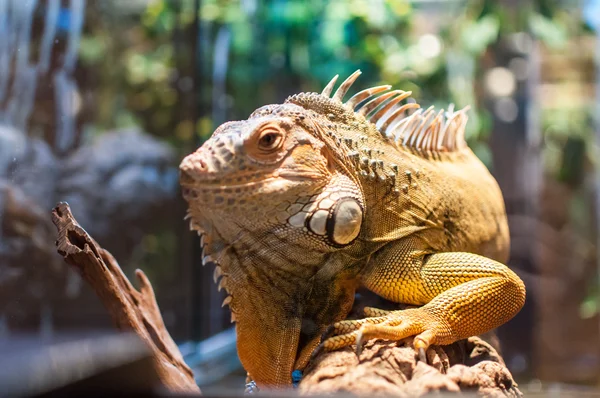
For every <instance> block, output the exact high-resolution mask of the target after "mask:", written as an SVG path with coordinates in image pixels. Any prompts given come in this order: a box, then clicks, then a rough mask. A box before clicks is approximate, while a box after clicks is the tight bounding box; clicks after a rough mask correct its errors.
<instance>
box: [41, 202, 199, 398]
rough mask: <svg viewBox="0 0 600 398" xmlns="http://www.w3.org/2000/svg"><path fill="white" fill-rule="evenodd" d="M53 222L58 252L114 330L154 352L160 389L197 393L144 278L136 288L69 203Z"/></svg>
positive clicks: (139, 275) (61, 206)
mask: <svg viewBox="0 0 600 398" xmlns="http://www.w3.org/2000/svg"><path fill="white" fill-rule="evenodd" d="M52 222H53V223H54V225H56V228H57V229H58V239H57V240H56V246H57V250H58V252H59V253H60V254H61V255H62V256H63V257H64V259H65V261H66V262H67V263H68V264H70V265H72V266H74V267H75V268H76V269H78V271H79V272H80V274H81V275H82V277H83V279H85V280H86V282H87V283H89V285H90V286H91V287H92V288H93V289H94V291H95V292H96V294H97V295H98V297H99V298H100V300H101V301H102V303H103V304H104V306H105V307H106V309H107V310H108V312H109V313H110V316H111V318H112V319H113V321H114V322H115V324H116V326H117V328H118V329H120V330H123V331H133V332H135V333H136V334H137V335H138V336H140V338H141V339H142V340H143V341H144V342H145V343H146V344H147V345H148V346H149V347H150V349H151V350H152V351H153V352H154V358H155V366H156V369H157V371H158V373H159V375H160V377H161V380H162V382H163V383H164V385H165V387H167V388H168V389H170V390H172V391H175V392H187V393H189V392H197V393H199V392H200V389H199V388H198V386H197V385H196V383H195V382H194V376H193V373H192V371H191V369H190V368H189V367H188V366H187V365H186V364H185V362H184V361H183V357H182V356H181V353H180V352H179V349H178V348H177V345H176V344H175V342H174V341H173V339H172V338H171V336H170V335H169V333H168V331H167V329H166V327H165V324H164V322H163V319H162V316H161V314H160V310H159V308H158V305H157V303H156V299H155V297H154V291H153V289H152V285H151V284H150V282H149V281H148V278H147V277H146V275H145V274H144V273H143V272H142V271H141V270H136V276H137V278H138V282H139V284H140V290H139V291H138V290H136V289H135V288H134V287H133V286H132V285H131V283H130V282H129V280H127V278H126V277H125V275H124V274H123V272H122V271H121V268H120V267H119V265H118V263H117V261H116V260H115V259H114V257H113V256H112V255H111V254H110V253H109V252H108V251H106V250H104V249H103V248H101V247H100V245H98V243H96V241H95V240H94V239H92V237H90V236H89V235H88V233H87V232H86V231H85V230H84V229H83V228H82V227H81V226H80V225H79V224H78V223H77V221H76V220H75V218H74V217H73V215H72V214H71V210H70V208H69V205H68V204H66V203H59V204H58V205H57V206H56V207H55V208H54V210H53V211H52Z"/></svg>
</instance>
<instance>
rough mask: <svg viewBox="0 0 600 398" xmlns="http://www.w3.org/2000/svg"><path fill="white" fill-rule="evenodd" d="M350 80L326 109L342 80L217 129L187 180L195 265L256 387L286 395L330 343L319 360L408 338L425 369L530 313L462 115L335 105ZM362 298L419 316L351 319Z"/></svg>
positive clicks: (372, 96)
mask: <svg viewBox="0 0 600 398" xmlns="http://www.w3.org/2000/svg"><path fill="white" fill-rule="evenodd" d="M358 74H359V73H358V72H357V73H355V74H353V75H352V76H351V77H350V78H349V79H347V80H346V81H345V82H344V83H343V84H342V85H341V86H340V88H339V89H338V91H337V92H336V93H335V94H334V95H333V97H332V98H330V94H331V90H332V88H333V85H334V84H335V78H334V80H332V82H331V83H330V84H329V85H328V86H327V87H326V88H325V90H324V92H323V93H322V94H316V93H302V94H298V95H295V96H292V97H290V98H288V100H286V102H285V103H284V104H281V105H268V106H265V107H263V108H260V109H258V110H257V111H255V112H254V113H253V114H252V115H251V116H250V118H249V119H248V120H245V121H241V122H231V123H226V124H224V125H222V126H220V127H219V128H218V129H217V130H216V131H215V133H214V134H213V136H212V137H211V138H210V139H209V140H208V141H207V142H206V143H205V144H204V145H203V146H202V147H200V148H199V149H198V150H197V151H196V152H195V153H193V154H191V155H189V156H188V157H186V158H185V159H184V160H183V161H182V163H181V166H180V170H181V185H182V188H183V194H184V197H185V198H186V200H187V201H188V203H189V216H190V218H191V228H192V229H195V230H197V231H198V234H199V235H200V236H201V245H202V248H203V252H204V259H203V263H214V264H215V265H216V268H215V281H217V280H218V281H219V289H220V288H225V289H226V290H227V292H228V293H229V296H228V297H227V299H226V300H225V304H229V306H230V309H231V312H232V320H235V321H236V322H237V325H236V330H237V337H238V339H237V344H238V353H239V356H240V359H241V361H242V364H243V365H244V367H245V368H246V370H247V371H248V374H249V376H250V377H251V378H252V379H253V380H254V381H255V382H256V383H257V384H258V386H259V387H287V386H290V385H291V373H292V371H293V370H295V369H303V368H304V367H305V366H306V364H307V363H308V361H309V359H310V356H311V353H312V352H313V351H314V350H315V348H316V347H317V346H318V345H319V338H320V336H321V334H322V333H323V332H324V331H325V330H328V338H327V339H326V340H325V341H324V342H323V343H322V344H321V345H320V346H319V349H324V350H335V349H339V348H341V347H346V346H349V345H352V344H356V343H358V345H359V347H360V344H361V342H362V341H365V340H367V339H371V338H385V339H403V338H405V337H409V336H416V338H415V340H414V345H415V348H416V349H417V350H419V351H420V353H421V355H423V353H424V350H425V349H426V348H427V347H428V346H429V345H431V344H450V343H452V342H454V341H456V340H459V339H462V338H466V337H469V336H473V335H478V334H482V333H485V332H487V331H489V330H491V329H493V328H495V327H497V326H499V325H501V324H503V323H505V322H506V321H508V320H509V319H510V318H512V317H513V316H514V315H515V314H516V313H517V312H518V311H519V310H520V308H521V307H522V306H523V304H524V300H525V287H524V285H523V283H522V282H521V280H520V279H519V278H518V277H517V276H516V275H515V274H514V273H513V272H512V271H511V270H510V269H508V268H507V267H506V266H505V265H503V263H504V262H506V260H507V256H508V248H509V238H508V227H507V221H506V213H505V210H504V203H503V199H502V195H501V193H500V190H499V188H498V185H497V183H496V181H495V180H494V179H493V177H492V176H491V175H490V174H489V172H488V171H487V169H486V168H485V167H484V166H483V164H481V162H480V161H479V160H478V159H477V158H476V157H475V156H474V154H473V153H472V152H471V150H470V149H469V148H468V147H467V146H466V144H465V142H464V139H463V137H462V133H463V131H464V124H465V123H466V115H465V111H459V112H456V113H447V114H445V115H444V114H441V113H438V114H434V113H433V111H425V112H423V111H422V110H417V111H415V112H414V113H412V114H410V115H407V110H408V109H409V108H415V107H418V106H417V105H416V104H407V105H403V106H402V105H401V104H400V101H401V100H403V99H405V98H406V97H407V96H408V95H409V94H410V93H404V92H401V91H392V92H388V93H384V94H381V93H383V92H384V91H387V90H388V89H389V86H386V87H375V88H371V89H368V90H364V91H363V92H361V93H359V94H357V95H356V96H355V97H353V98H351V99H350V100H349V101H347V102H346V103H342V102H341V101H342V98H343V97H344V95H345V93H346V91H347V90H348V88H349V87H350V85H351V84H352V82H353V81H354V80H355V79H356V77H357V76H358ZM378 94H381V95H379V96H377V95H378ZM370 100H372V101H370ZM369 101H370V102H369ZM357 105H358V106H357ZM365 116H366V117H365ZM359 286H364V287H366V288H368V289H370V290H372V291H373V292H375V293H377V294H379V295H380V296H382V297H384V298H386V299H388V300H391V301H394V302H398V303H404V304H412V305H418V306H420V307H418V308H412V309H408V310H403V311H391V312H385V311H381V310H377V309H368V310H367V311H366V314H365V315H366V316H367V318H365V319H363V320H348V321H344V319H345V317H346V315H347V314H348V312H349V311H350V309H351V307H352V304H353V299H354V292H355V290H356V289H357V288H358V287H359Z"/></svg>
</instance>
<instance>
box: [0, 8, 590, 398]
mask: <svg viewBox="0 0 600 398" xmlns="http://www.w3.org/2000/svg"><path fill="white" fill-rule="evenodd" d="M359 68H360V69H361V70H362V71H363V75H362V76H361V78H360V79H359V82H358V83H357V85H358V86H360V87H363V88H364V87H368V86H372V85H379V84H392V85H393V86H394V87H396V88H400V89H403V90H411V91H412V92H413V96H414V97H415V98H416V99H417V101H418V102H419V103H421V104H422V105H423V106H425V107H427V106H429V105H436V106H439V107H446V106H447V104H448V103H450V102H452V103H455V104H456V105H457V106H458V107H463V106H465V105H470V106H471V111H470V113H469V123H468V126H467V140H468V142H469V144H470V145H471V147H472V148H473V150H474V151H475V153H476V154H477V155H478V156H479V157H480V158H481V160H482V161H483V162H484V163H485V164H486V165H487V166H488V167H489V168H490V170H491V171H492V173H493V174H494V175H495V176H496V178H497V179H498V181H499V184H500V186H501V188H502V190H503V192H504V197H505V201H506V207H507V212H508V216H509V223H510V229H511V235H512V248H511V262H510V264H509V265H510V266H511V267H512V268H513V269H514V270H515V271H516V272H517V273H518V274H519V275H520V276H521V277H522V278H523V280H524V281H525V282H526V284H527V287H528V299H527V303H526V307H525V308H524V310H523V311H521V313H520V314H519V315H518V316H517V317H516V318H515V319H514V320H513V321H511V322H510V323H509V324H508V325H506V326H504V327H502V328H501V329H500V331H499V337H500V340H501V344H502V353H503V355H504V358H505V360H506V362H507V365H508V367H509V368H510V369H511V371H512V372H513V374H514V376H515V378H516V379H517V381H518V382H519V383H520V385H521V388H522V389H523V390H524V391H537V390H539V389H541V388H553V386H560V385H566V384H568V385H580V386H597V385H598V382H599V376H600V356H599V355H600V346H599V345H600V339H599V334H600V333H599V326H600V321H599V317H598V311H599V307H598V304H599V299H600V298H599V294H600V293H599V283H600V282H599V278H598V270H599V265H598V264H599V263H598V261H599V259H600V257H599V253H600V252H599V250H600V235H599V234H598V232H599V229H598V228H599V225H600V224H599V220H600V174H598V164H597V159H600V157H599V151H600V146H599V145H600V119H599V117H600V116H599V115H600V0H560V1H559V0H529V1H524V0H521V1H519V0H505V1H500V0H498V1H491V0H468V1H467V0H347V1H342V0H330V1H325V0H310V1H300V0H240V1H235V0H179V1H176V0H169V1H165V0H163V1H150V0H121V1H119V0H105V1H87V2H86V1H85V0H46V1H44V0H0V340H4V341H11V340H15V339H19V338H24V337H27V338H35V339H41V340H44V339H53V338H56V336H60V335H65V334H69V333H73V334H80V335H81V334H82V335H88V334H92V333H97V332H99V331H110V330H113V329H112V323H111V321H110V319H109V317H108V315H107V313H106V311H105V310H104V309H103V307H102V306H101V305H100V303H99V300H98V299H97V298H96V297H95V296H94V294H93V292H92V291H91V289H89V288H88V287H87V286H86V285H85V284H84V283H83V282H82V281H81V279H80V278H79V276H78V275H77V274H76V273H75V272H73V270H71V269H70V268H68V267H67V266H66V264H65V263H63V261H62V258H61V257H60V256H59V255H58V254H57V253H56V251H55V247H54V240H55V238H56V232H55V228H54V226H53V225H52V224H51V221H50V211H51V209H52V207H53V206H54V205H55V204H56V202H58V201H63V200H64V201H67V202H69V204H70V205H71V207H72V210H73V213H74V215H75V217H76V218H77V219H78V221H79V222H80V224H81V225H82V226H83V227H84V228H86V230H87V231H88V232H89V233H90V234H91V235H92V236H93V237H94V238H95V239H96V240H97V241H98V242H99V243H100V244H101V245H102V246H103V247H104V248H106V249H107V250H109V251H111V252H112V254H113V255H114V256H115V257H116V258H117V259H118V260H119V262H120V264H121V266H122V267H123V268H124V271H125V273H126V274H127V275H128V276H130V277H131V276H132V275H133V271H134V270H135V269H136V268H141V269H143V270H144V271H145V272H146V273H147V274H148V276H149V278H150V280H151V282H152V284H153V286H154V288H155V290H156V294H157V298H158V302H159V305H160V308H161V310H162V312H163V316H164V319H165V323H166V325H167V327H168V329H169V331H170V332H171V334H172V336H173V337H174V339H175V340H176V341H177V342H178V343H180V347H181V350H182V352H183V354H184V356H185V358H186V360H187V362H188V363H189V364H190V366H192V367H193V368H194V370H195V374H196V376H197V381H198V383H199V384H200V385H202V386H203V387H205V388H209V389H210V388H214V389H215V390H216V391H218V389H219V388H221V387H223V386H229V387H233V388H239V389H242V388H243V383H244V373H243V371H242V370H241V367H240V365H239V362H238V360H237V359H236V356H235V340H234V339H235V335H234V334H233V330H232V329H231V327H232V325H231V324H230V322H229V314H228V310H227V309H222V308H221V302H222V301H223V299H224V297H225V296H224V295H223V294H222V293H223V292H221V293H218V292H217V289H216V287H215V286H213V282H212V272H213V270H212V269H204V268H202V267H201V262H200V259H199V254H200V253H199V247H198V242H197V237H196V236H195V235H193V234H191V233H190V232H189V231H188V228H187V223H186V222H184V221H183V216H184V215H185V206H184V203H183V200H182V199H181V197H180V193H179V189H178V184H177V165H178V163H179V161H180V159H181V158H182V157H183V156H185V155H186V154H188V153H190V152H191V151H193V150H194V149H195V148H196V147H198V146H199V145H200V144H201V143H202V142H203V140H205V139H206V138H207V137H209V136H210V134H211V133H212V131H213V130H214V129H215V128H216V127H217V126H218V125H219V124H221V123H223V122H225V121H228V120H236V119H244V118H247V117H248V116H249V114H250V113H251V112H252V111H253V110H254V109H256V108H258V107H260V106H262V105H264V104H268V103H281V102H282V101H284V100H285V98H286V97H287V96H288V95H290V94H293V93H297V92H300V91H319V92H320V91H321V89H322V88H323V86H324V85H325V84H326V83H327V82H328V81H329V79H330V78H331V77H332V76H333V75H335V74H340V75H341V77H345V76H347V75H349V74H350V73H352V72H353V71H354V70H356V69H359ZM205 391H206V389H205Z"/></svg>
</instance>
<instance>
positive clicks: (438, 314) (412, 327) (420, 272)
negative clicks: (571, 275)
mask: <svg viewBox="0 0 600 398" xmlns="http://www.w3.org/2000/svg"><path fill="white" fill-rule="evenodd" d="M408 245H409V244H408V242H405V243H404V244H398V245H394V246H392V247H391V248H388V249H384V250H383V252H381V253H380V254H379V255H375V256H374V257H373V259H372V260H371V262H370V264H369V266H368V267H367V269H366V270H365V272H364V273H363V275H362V280H363V284H364V285H365V286H366V287H367V288H368V289H370V290H372V291H373V292H375V293H377V294H379V295H380V296H382V297H384V298H386V299H388V300H391V301H395V302H398V303H405V304H414V305H422V307H419V308H412V309H407V310H401V311H390V312H387V313H386V312H383V311H380V310H375V309H369V310H368V311H367V313H366V315H367V316H374V317H372V318H365V319H361V320H347V321H341V322H337V323H335V324H334V325H333V326H332V327H331V328H330V335H331V334H332V335H334V336H333V337H330V338H327V339H326V340H325V341H324V342H323V343H322V346H321V347H320V348H321V349H324V350H325V351H332V350H336V349H339V348H342V347H346V346H349V345H352V344H355V343H358V344H359V347H360V343H361V341H365V340H368V339H373V338H381V339H390V340H401V339H404V338H406V337H410V336H415V339H414V347H415V350H417V351H418V352H419V354H420V356H421V357H423V356H424V353H425V350H426V349H427V348H428V347H429V346H430V345H432V344H435V345H446V344H451V343H453V342H455V341H457V340H460V339H464V338H467V337H470V336H475V335H479V334H482V333H485V332H487V331H489V330H492V329H494V328H496V327H498V326H500V325H502V324H503V323H505V322H507V321H508V320H509V319H511V318H512V317H513V316H514V315H515V314H516V313H517V312H518V311H519V310H520V309H521V307H522V306H523V304H524V302H525V286H524V284H523V282H522V281H521V280H520V279H519V277H518V276H517V275H516V274H515V273H514V272H512V271H511V270H510V269H509V268H508V267H506V266H505V265H504V264H501V263H499V262H497V261H494V260H491V259H489V258H486V257H483V256H479V255H476V254H471V253H462V252H452V253H433V254H431V253H425V252H423V251H417V250H408V249H407V246H408Z"/></svg>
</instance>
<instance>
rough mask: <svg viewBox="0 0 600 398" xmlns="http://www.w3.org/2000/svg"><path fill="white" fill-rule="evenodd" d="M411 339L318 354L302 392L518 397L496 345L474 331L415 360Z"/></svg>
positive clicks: (306, 393) (371, 343)
mask: <svg viewBox="0 0 600 398" xmlns="http://www.w3.org/2000/svg"><path fill="white" fill-rule="evenodd" d="M415 356H416V353H415V351H414V349H413V348H412V339H407V340H405V341H403V342H393V341H381V340H376V341H370V342H368V343H367V345H366V346H365V348H364V349H363V350H362V353H361V355H360V357H357V356H356V354H355V353H354V352H353V351H352V350H351V349H350V348H346V349H343V350H341V351H336V352H331V353H325V354H321V355H320V356H319V357H318V358H317V359H316V360H315V361H314V364H313V365H312V366H311V367H310V368H309V369H307V372H306V375H305V376H304V379H303V380H302V382H301V383H300V387H299V388H300V392H301V394H303V395H322V394H331V393H351V394H356V395H365V396H366V395H369V396H372V395H390V396H400V397H417V396H423V395H427V394H431V393H438V392H459V391H460V392H463V393H475V394H478V395H482V396H486V397H521V396H522V394H521V392H520V391H519V389H518V388H517V384H516V383H515V382H514V380H513V378H512V376H511V374H510V372H509V371H508V369H507V368H506V366H505V365H504V361H503V360H502V358H501V357H500V356H499V355H498V353H497V352H496V350H494V348H493V347H492V346H491V345H489V344H488V343H486V342H485V341H483V340H482V339H480V338H478V337H471V338H469V339H468V340H466V341H465V340H463V341H460V342H457V343H454V344H452V345H449V346H445V347H437V346H434V347H432V348H430V349H429V350H428V352H427V360H428V363H429V364H430V365H427V364H425V363H423V362H417V361H416V360H415Z"/></svg>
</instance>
